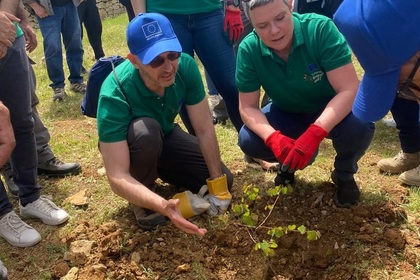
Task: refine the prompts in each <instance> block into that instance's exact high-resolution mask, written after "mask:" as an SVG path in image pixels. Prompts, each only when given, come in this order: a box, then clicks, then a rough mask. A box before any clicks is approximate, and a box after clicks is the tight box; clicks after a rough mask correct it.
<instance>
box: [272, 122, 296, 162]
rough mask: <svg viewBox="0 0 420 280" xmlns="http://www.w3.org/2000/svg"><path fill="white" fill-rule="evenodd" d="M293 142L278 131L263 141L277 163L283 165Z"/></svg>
mask: <svg viewBox="0 0 420 280" xmlns="http://www.w3.org/2000/svg"><path fill="white" fill-rule="evenodd" d="M293 142H295V140H293V139H292V138H289V137H287V136H285V135H283V134H281V133H280V131H278V130H276V131H274V132H273V133H271V134H270V136H268V137H267V139H265V145H266V146H267V147H269V148H270V149H271V150H272V151H273V153H274V155H275V156H276V158H277V159H278V161H279V162H280V163H281V164H283V163H284V161H285V159H286V157H287V155H288V154H289V152H290V150H291V149H292V147H293Z"/></svg>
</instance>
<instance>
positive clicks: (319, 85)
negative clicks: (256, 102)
mask: <svg viewBox="0 0 420 280" xmlns="http://www.w3.org/2000/svg"><path fill="white" fill-rule="evenodd" d="M293 23H294V33H293V46H292V50H291V52H290V54H289V58H288V61H287V62H284V61H283V60H282V59H281V58H280V57H278V56H277V55H276V54H275V53H274V52H273V51H272V50H271V49H270V48H268V47H267V46H266V45H265V44H264V43H263V42H262V40H261V39H260V38H259V37H258V35H257V33H256V32H255V31H253V32H252V33H250V34H249V35H248V36H247V37H245V39H244V40H243V41H242V43H241V44H240V46H239V50H238V57H237V66H236V84H237V86H238V89H239V91H240V92H241V94H246V93H249V92H254V91H257V90H258V89H260V88H261V87H262V88H263V89H264V91H265V92H266V93H267V95H268V96H269V97H270V98H271V100H272V101H273V104H275V105H276V106H277V107H279V108H280V109H282V110H285V111H288V112H292V113H313V112H316V111H319V110H321V109H323V108H324V107H325V106H326V104H327V103H328V102H329V101H330V100H331V99H332V98H333V97H334V95H335V94H336V93H335V91H334V89H333V88H332V86H331V84H330V83H329V81H328V78H327V75H326V72H328V71H331V70H334V69H336V68H338V67H341V66H343V65H346V64H348V63H351V51H350V48H349V47H348V45H347V43H346V41H345V39H344V37H343V35H342V34H341V33H340V32H339V31H338V29H337V27H336V26H335V24H334V23H333V21H332V20H330V19H328V18H326V17H323V16H319V15H317V14H303V15H299V14H297V13H293Z"/></svg>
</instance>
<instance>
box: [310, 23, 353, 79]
mask: <svg viewBox="0 0 420 280" xmlns="http://www.w3.org/2000/svg"><path fill="white" fill-rule="evenodd" d="M314 30H316V36H315V37H313V38H316V39H318V41H319V42H317V44H316V45H315V46H319V47H320V58H321V61H320V64H321V65H322V67H323V68H324V69H325V71H326V72H328V71H331V70H334V69H336V68H339V67H341V66H344V65H346V64H349V63H351V50H350V48H349V46H348V44H347V42H346V40H345V38H344V36H343V35H342V34H341V33H340V31H339V30H338V28H337V26H336V25H335V24H334V22H333V21H332V20H330V19H328V20H323V21H318V27H317V28H315V29H314ZM312 46H314V45H312Z"/></svg>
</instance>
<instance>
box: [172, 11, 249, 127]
mask: <svg viewBox="0 0 420 280" xmlns="http://www.w3.org/2000/svg"><path fill="white" fill-rule="evenodd" d="M165 16H166V17H167V18H168V19H169V20H170V21H171V24H172V26H173V28H174V31H175V33H176V35H177V37H178V39H179V42H180V43H181V46H182V51H183V52H184V53H187V54H189V55H191V56H194V52H195V53H196V54H197V55H198V57H199V58H200V61H201V62H202V63H203V66H204V68H205V69H206V70H207V72H208V74H209V76H210V78H211V80H212V81H213V83H214V85H215V87H216V90H217V91H218V92H219V94H220V95H221V96H222V97H223V99H224V100H225V103H226V108H227V111H228V113H229V118H230V119H231V121H232V123H233V125H234V126H235V129H236V130H237V131H238V132H239V130H240V129H241V127H242V125H243V122H242V119H241V116H240V115H239V98H238V89H237V87H236V84H235V71H236V56H235V52H234V50H233V46H232V45H231V44H230V42H229V40H228V38H227V37H226V35H225V34H224V32H223V22H224V15H223V11H222V9H220V10H216V11H212V12H207V13H198V14H192V15H172V14H165ZM184 107H185V106H184ZM181 117H182V120H183V121H184V123H185V125H186V126H187V128H188V131H190V132H191V131H192V127H191V124H189V121H188V115H187V113H186V110H185V108H183V109H181Z"/></svg>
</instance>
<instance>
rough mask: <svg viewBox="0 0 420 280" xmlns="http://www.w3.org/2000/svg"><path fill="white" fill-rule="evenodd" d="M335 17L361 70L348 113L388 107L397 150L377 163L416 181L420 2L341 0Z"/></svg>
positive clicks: (419, 168)
mask: <svg viewBox="0 0 420 280" xmlns="http://www.w3.org/2000/svg"><path fill="white" fill-rule="evenodd" d="M386 18H392V19H393V20H392V22H389V21H387V20H386ZM334 21H335V23H336V24H337V25H338V27H339V28H340V30H341V31H342V32H343V34H344V36H345V37H346V40H347V41H348V42H349V44H350V46H351V48H352V50H353V52H354V54H355V55H356V57H357V59H358V61H359V63H360V65H361V66H362V67H363V69H364V70H365V74H364V76H363V79H362V82H361V83H360V86H359V89H358V92H357V96H356V100H355V102H354V105H353V113H354V114H355V115H356V116H357V117H358V118H360V119H362V120H369V121H377V120H379V119H381V118H382V117H383V116H385V115H386V114H387V113H388V111H389V110H390V109H391V112H392V115H393V117H394V119H395V122H396V124H397V129H398V130H399V139H400V143H401V149H402V151H401V152H400V153H399V154H398V155H397V156H396V157H394V158H390V159H383V160H381V161H379V162H378V167H379V168H380V169H381V170H382V171H386V172H389V173H392V174H398V173H401V172H403V173H402V174H401V175H400V176H399V180H400V181H401V182H403V183H406V184H410V185H417V186H419V185H420V123H419V103H418V101H419V100H420V72H419V70H418V69H417V70H416V69H415V67H416V65H417V63H419V56H420V29H419V25H420V2H419V1H409V2H404V3H401V2H400V1H396V0H384V1H379V2H378V1H373V0H363V1H361V0H354V1H353V0H351V1H348V0H345V1H344V2H343V3H342V5H341V6H340V8H339V9H338V10H337V12H336V14H335V15H334ZM402 38H410V39H409V40H406V39H402ZM414 70H415V71H414ZM411 73H413V76H412V80H411V81H409V83H407V80H408V77H409V76H410V74H411ZM405 84H407V87H406V88H404V85H405ZM406 92H407V93H408V94H406Z"/></svg>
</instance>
